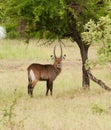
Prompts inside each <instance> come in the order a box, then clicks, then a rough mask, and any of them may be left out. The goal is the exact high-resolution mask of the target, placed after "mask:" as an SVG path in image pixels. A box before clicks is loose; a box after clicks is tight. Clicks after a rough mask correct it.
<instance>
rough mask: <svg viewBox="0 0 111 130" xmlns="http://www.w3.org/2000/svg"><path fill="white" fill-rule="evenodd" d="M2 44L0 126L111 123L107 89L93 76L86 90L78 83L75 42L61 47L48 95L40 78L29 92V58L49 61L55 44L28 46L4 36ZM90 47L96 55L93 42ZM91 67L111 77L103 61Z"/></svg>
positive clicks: (89, 128)
mask: <svg viewBox="0 0 111 130" xmlns="http://www.w3.org/2000/svg"><path fill="white" fill-rule="evenodd" d="M0 50H2V51H1V52H0V120H1V119H2V121H1V122H0V130H11V129H13V130H93V129H95V130H110V129H111V123H110V120H109V119H110V115H111V93H109V92H106V91H104V90H102V89H101V88H100V87H99V86H98V85H96V84H95V83H93V82H91V90H90V91H85V90H83V89H82V88H81V82H82V81H81V80H82V73H81V59H80V54H79V50H78V48H77V47H76V46H74V47H63V50H64V53H66V55H67V58H66V60H65V61H63V70H62V72H61V74H60V75H59V76H58V77H57V79H56V80H55V81H54V94H53V96H50V95H49V96H48V97H46V96H45V92H46V83H45V82H38V84H37V85H36V87H35V89H34V97H33V98H30V97H29V96H28V94H27V71H26V68H27V66H28V65H29V64H31V63H32V62H38V63H50V60H49V57H50V55H51V54H52V52H53V45H52V46H51V47H50V46H48V47H45V46H44V47H38V46H37V45H35V44H34V45H33V43H31V44H30V45H29V47H28V48H27V46H26V45H24V43H22V41H10V40H4V41H1V43H0ZM58 53H59V50H57V54H58ZM75 53H76V55H75ZM90 53H91V54H89V57H90V58H92V59H94V58H95V55H94V57H93V56H92V53H93V54H96V53H95V48H94V47H93V48H91V50H90ZM93 73H94V74H95V75H96V76H97V77H100V79H101V78H102V80H104V81H105V82H107V83H108V84H110V83H111V80H110V76H111V75H110V74H109V71H107V69H106V68H105V66H103V67H98V68H95V70H94V71H93ZM15 99H16V102H14V101H15ZM10 115H14V116H11V118H9V117H10ZM9 119H10V121H9ZM7 122H8V123H7ZM6 123H7V125H6Z"/></svg>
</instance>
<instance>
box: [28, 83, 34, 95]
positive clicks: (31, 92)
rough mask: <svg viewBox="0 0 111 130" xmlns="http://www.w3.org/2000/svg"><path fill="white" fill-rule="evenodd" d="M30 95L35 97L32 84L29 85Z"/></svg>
mask: <svg viewBox="0 0 111 130" xmlns="http://www.w3.org/2000/svg"><path fill="white" fill-rule="evenodd" d="M28 94H29V95H30V96H31V97H32V96H33V87H32V85H31V84H28Z"/></svg>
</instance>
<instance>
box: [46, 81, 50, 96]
mask: <svg viewBox="0 0 111 130" xmlns="http://www.w3.org/2000/svg"><path fill="white" fill-rule="evenodd" d="M49 89H50V81H49V80H47V90H46V96H48V92H49Z"/></svg>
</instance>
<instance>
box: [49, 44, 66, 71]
mask: <svg viewBox="0 0 111 130" xmlns="http://www.w3.org/2000/svg"><path fill="white" fill-rule="evenodd" d="M55 51H56V45H55V47H54V51H53V55H51V59H52V60H54V64H53V65H54V67H55V68H57V69H61V67H62V60H64V59H65V57H66V54H64V55H63V50H62V45H61V43H60V51H61V54H60V57H57V56H56V52H55Z"/></svg>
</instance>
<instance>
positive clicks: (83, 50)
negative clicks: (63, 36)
mask: <svg viewBox="0 0 111 130" xmlns="http://www.w3.org/2000/svg"><path fill="white" fill-rule="evenodd" d="M72 38H73V40H74V41H76V43H77V45H78V46H79V49H80V54H81V58H82V87H83V88H85V89H89V88H90V79H89V76H88V72H87V70H86V68H85V64H86V61H87V60H88V49H89V45H87V44H85V43H84V42H83V41H82V38H81V36H80V33H79V32H78V31H77V30H76V27H75V28H74V29H73V34H72Z"/></svg>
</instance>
